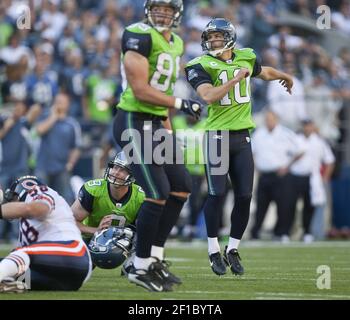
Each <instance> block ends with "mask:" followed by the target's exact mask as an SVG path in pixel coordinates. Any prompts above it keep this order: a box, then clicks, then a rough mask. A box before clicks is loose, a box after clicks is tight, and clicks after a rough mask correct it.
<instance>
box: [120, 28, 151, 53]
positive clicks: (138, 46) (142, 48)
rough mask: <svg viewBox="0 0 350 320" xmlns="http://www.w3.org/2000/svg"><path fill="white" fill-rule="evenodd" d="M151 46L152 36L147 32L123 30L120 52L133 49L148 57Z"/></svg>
mask: <svg viewBox="0 0 350 320" xmlns="http://www.w3.org/2000/svg"><path fill="white" fill-rule="evenodd" d="M151 48H152V37H151V35H150V34H148V33H135V32H131V31H129V30H125V31H124V33H123V37H122V52H123V54H125V53H126V52H127V51H129V50H131V51H135V52H137V53H139V54H141V55H143V56H144V57H146V58H148V57H149V55H150V53H151Z"/></svg>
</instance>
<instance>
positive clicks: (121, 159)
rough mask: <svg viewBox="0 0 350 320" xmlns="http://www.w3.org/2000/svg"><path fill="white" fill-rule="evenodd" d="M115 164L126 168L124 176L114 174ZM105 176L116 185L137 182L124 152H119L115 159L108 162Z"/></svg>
mask: <svg viewBox="0 0 350 320" xmlns="http://www.w3.org/2000/svg"><path fill="white" fill-rule="evenodd" d="M115 166H116V167H119V168H121V169H123V170H125V174H124V176H123V177H121V176H119V177H117V176H115V175H113V174H112V171H113V168H114V167H115ZM104 178H105V179H106V180H107V181H108V182H109V183H111V184H114V185H116V186H128V185H130V184H132V183H134V182H135V178H134V177H133V175H132V172H131V168H130V165H129V163H128V161H127V159H126V157H125V154H124V152H119V153H118V154H117V155H116V156H115V158H114V159H113V160H111V161H109V162H108V165H107V168H106V170H105V174H104Z"/></svg>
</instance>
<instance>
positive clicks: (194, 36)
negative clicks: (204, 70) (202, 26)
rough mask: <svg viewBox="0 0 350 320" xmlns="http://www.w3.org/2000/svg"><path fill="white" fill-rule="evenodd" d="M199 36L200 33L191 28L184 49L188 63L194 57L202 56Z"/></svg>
mask: <svg viewBox="0 0 350 320" xmlns="http://www.w3.org/2000/svg"><path fill="white" fill-rule="evenodd" d="M201 35H202V32H201V31H200V30H198V29H196V28H191V29H190V30H189V34H188V39H187V41H186V48H185V55H186V60H187V61H190V60H192V59H194V58H195V57H199V56H201V55H202V54H203V50H202V46H201V41H202V40H201Z"/></svg>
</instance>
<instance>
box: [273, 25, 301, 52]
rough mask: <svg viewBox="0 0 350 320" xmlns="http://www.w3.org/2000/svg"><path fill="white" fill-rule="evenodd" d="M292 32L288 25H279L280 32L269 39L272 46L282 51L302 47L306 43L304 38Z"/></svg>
mask: <svg viewBox="0 0 350 320" xmlns="http://www.w3.org/2000/svg"><path fill="white" fill-rule="evenodd" d="M291 32H292V31H291V29H290V28H289V27H288V26H281V27H279V29H278V33H274V34H273V35H271V36H270V37H269V39H268V42H269V45H270V47H272V48H276V49H279V51H280V52H281V53H284V52H288V51H290V50H296V49H299V48H301V47H302V45H303V43H304V42H303V40H302V38H300V37H298V36H294V35H292V34H291Z"/></svg>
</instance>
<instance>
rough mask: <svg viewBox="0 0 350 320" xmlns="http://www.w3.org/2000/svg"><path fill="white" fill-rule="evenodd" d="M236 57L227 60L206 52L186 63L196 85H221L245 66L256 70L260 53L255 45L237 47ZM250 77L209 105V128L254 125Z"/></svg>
mask: <svg viewBox="0 0 350 320" xmlns="http://www.w3.org/2000/svg"><path fill="white" fill-rule="evenodd" d="M233 54H234V55H233V60H228V61H223V60H220V59H218V58H215V57H213V56H211V55H203V56H200V57H198V58H195V59H193V60H191V61H190V62H189V63H188V64H187V65H186V73H187V79H188V81H189V82H190V83H191V85H192V86H194V88H195V89H197V87H198V86H199V85H200V84H202V83H211V84H212V85H213V86H214V87H218V86H220V85H222V84H224V83H226V82H227V81H229V80H231V79H233V78H234V77H235V76H236V75H237V73H238V72H239V70H240V69H241V68H247V69H248V70H249V72H250V74H251V75H252V74H253V70H254V65H255V61H256V55H255V53H254V51H253V49H250V48H244V49H234V50H233ZM196 84H197V85H196ZM254 127H255V124H254V122H253V119H252V105H251V94H250V77H247V78H245V79H242V80H241V81H240V82H239V83H237V84H236V85H235V86H234V87H233V88H232V89H231V90H230V91H229V92H228V93H227V94H226V95H225V96H224V97H223V98H222V99H221V100H220V101H216V102H214V103H212V104H210V105H209V106H208V118H207V121H206V124H205V129H206V130H232V131H235V130H241V129H253V128H254Z"/></svg>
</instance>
